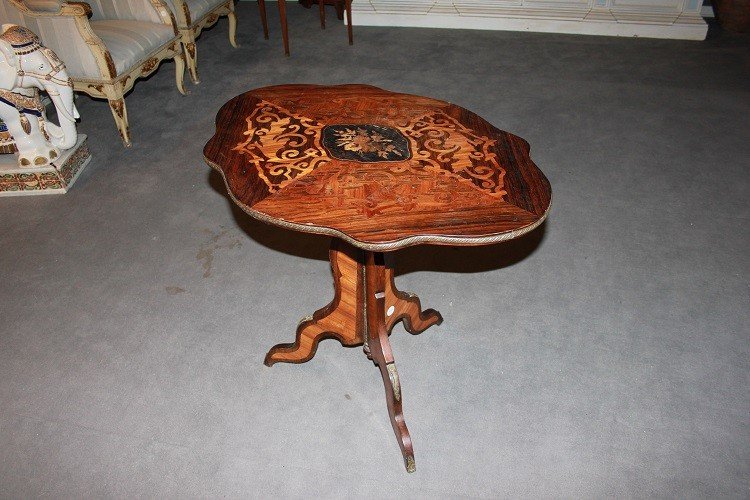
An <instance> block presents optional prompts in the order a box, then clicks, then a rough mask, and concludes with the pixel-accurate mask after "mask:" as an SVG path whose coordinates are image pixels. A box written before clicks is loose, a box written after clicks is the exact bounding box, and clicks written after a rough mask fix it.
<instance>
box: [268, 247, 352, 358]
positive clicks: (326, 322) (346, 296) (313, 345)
mask: <svg viewBox="0 0 750 500" xmlns="http://www.w3.org/2000/svg"><path fill="white" fill-rule="evenodd" d="M329 258H330V260H331V272H332V273H333V288H334V292H335V296H334V299H333V301H332V302H331V303H330V304H328V305H327V306H326V307H324V308H322V309H319V310H318V311H316V312H315V313H314V314H313V315H312V316H310V317H308V318H305V319H303V320H302V321H301V322H300V324H299V326H298V327H297V338H296V340H295V341H294V343H292V344H279V345H277V346H274V347H273V348H271V350H270V351H269V352H268V354H267V355H266V359H265V364H266V365H267V366H272V365H273V364H274V363H277V362H279V361H283V362H285V363H304V362H305V361H309V360H310V359H312V357H313V356H315V351H316V350H317V348H318V342H320V341H321V340H323V339H325V338H335V339H337V340H339V341H340V342H341V344H343V345H345V346H356V345H361V344H362V343H364V341H365V325H364V314H363V312H362V311H363V307H364V306H363V303H362V301H363V299H364V290H363V280H362V276H363V273H364V266H363V263H362V262H363V252H362V250H360V249H358V248H354V247H352V246H350V245H346V244H344V243H342V242H340V241H339V240H333V241H332V242H331V250H330V251H329Z"/></svg>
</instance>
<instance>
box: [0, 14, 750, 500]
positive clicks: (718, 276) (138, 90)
mask: <svg viewBox="0 0 750 500" xmlns="http://www.w3.org/2000/svg"><path fill="white" fill-rule="evenodd" d="M270 7H271V8H270V9H269V18H270V23H271V28H272V32H271V35H272V36H271V40H270V41H266V40H264V39H263V37H262V33H261V28H260V22H259V17H258V13H257V7H256V5H255V4H253V3H244V2H242V3H240V5H239V6H238V11H239V42H240V43H241V45H242V47H241V48H239V49H233V48H232V47H231V46H230V45H229V43H228V42H227V39H226V36H227V22H226V20H225V19H222V20H221V21H220V23H219V24H218V25H217V26H216V27H215V28H213V29H211V30H209V31H206V32H204V34H203V35H202V36H201V38H200V41H199V46H198V49H199V57H200V69H201V77H202V83H201V84H200V85H197V86H195V85H192V84H188V86H189V88H190V89H191V94H190V95H188V96H187V97H183V96H181V95H179V94H178V93H177V90H176V89H175V87H174V75H173V71H174V64H172V63H165V64H163V65H162V66H161V68H160V69H159V71H158V72H157V73H156V74H155V75H153V76H152V77H151V78H148V79H147V80H146V81H140V82H139V83H137V84H136V86H135V89H134V91H133V92H132V93H131V94H130V95H129V96H128V98H127V106H128V112H129V115H130V124H131V130H132V138H133V141H134V146H133V147H132V148H131V149H128V150H126V149H125V148H123V147H122V146H121V144H120V141H119V138H118V136H117V133H116V130H115V127H114V123H113V120H112V118H111V115H110V111H109V108H108V107H107V105H106V104H105V103H103V102H100V101H94V100H92V99H89V98H88V97H85V96H83V97H81V98H80V99H79V103H78V105H79V109H80V112H81V115H82V117H83V118H82V120H81V123H80V131H81V132H82V133H86V134H88V135H89V141H90V144H91V149H92V153H93V160H92V162H91V165H90V166H89V167H88V168H87V170H86V171H85V172H84V173H83V175H82V177H81V178H80V180H79V181H78V183H77V184H76V185H75V186H74V189H73V190H72V191H71V192H70V193H69V194H68V195H64V196H48V197H32V198H13V199H2V200H0V210H1V211H2V217H0V245H1V248H2V252H0V280H1V281H0V497H3V498H27V497H36V496H48V497H53V498H59V497H89V498H97V497H120V498H126V497H127V498H129V497H171V498H178V497H229V498H242V497H250V498H270V497H271V496H272V495H273V496H278V497H299V498H313V497H325V498H327V497H334V498H335V497H339V498H349V497H352V496H361V497H420V498H429V497H441V498H446V497H450V498H454V497H476V498H504V497H515V498H540V497H543V498H550V497H561V498H603V497H619V498H628V497H635V498H654V497H656V498H688V497H695V498H714V497H736V498H743V497H744V498H747V497H748V495H749V491H750V485H749V483H748V477H749V473H750V432H749V426H748V420H749V415H750V397H749V392H748V387H749V384H748V382H749V380H748V378H749V377H748V374H749V371H748V336H749V335H748V330H749V329H750V328H749V324H748V323H749V322H748V310H749V309H750V307H748V306H749V305H750V300H748V299H749V298H750V292H749V289H748V276H749V275H750V258H749V256H748V245H749V244H750V236H749V232H748V219H749V216H750V211H749V210H748V206H749V204H748V195H749V194H750V193H749V192H748V178H749V177H750V176H749V174H748V171H749V168H750V140H748V138H749V137H750V133H749V132H750V130H749V129H750V127H749V126H748V116H750V79H749V78H748V77H749V75H750V50H749V49H750V38H749V37H748V36H738V35H729V34H726V33H723V32H721V31H720V30H714V31H712V33H711V37H710V38H709V39H708V40H707V41H705V42H688V41H666V40H647V39H617V38H603V37H582V36H563V35H549V34H531V33H509V32H471V31H448V30H429V29H388V28H366V27H357V28H356V30H355V45H354V46H353V47H349V46H348V45H347V43H346V35H345V30H344V27H343V26H342V25H340V24H338V23H336V24H332V25H331V26H329V29H328V30H326V31H321V30H320V29H319V27H318V21H317V13H316V11H315V9H313V10H312V11H308V10H305V9H303V8H302V7H300V6H298V5H297V4H296V3H290V6H289V10H290V13H289V15H290V29H291V41H292V56H291V58H285V57H284V55H283V52H282V47H281V38H280V31H279V28H278V16H277V14H276V10H275V4H273V3H271V4H270ZM329 15H330V16H332V15H333V14H332V12H331V13H330V14H329ZM289 82H310V83H331V84H333V83H347V82H363V83H369V84H374V85H378V86H382V87H384V88H387V89H392V90H398V91H405V92H410V93H417V94H424V95H429V96H433V97H437V98H440V99H445V100H448V101H451V102H455V103H457V104H460V105H462V106H464V107H466V108H469V109H471V110H474V111H476V112H477V113H479V114H480V115H482V116H484V117H485V118H486V119H488V120H489V121H490V122H492V123H494V124H495V125H497V126H498V127H500V128H502V129H505V130H509V131H512V132H514V133H516V134H518V135H520V136H522V137H524V138H526V139H527V140H528V141H529V142H530V143H531V145H532V156H533V158H534V160H535V161H536V163H537V164H538V165H539V166H540V168H541V169H542V170H543V171H544V172H545V173H546V175H547V177H548V178H549V179H550V181H551V183H552V187H553V192H554V199H553V210H552V212H551V214H550V217H549V220H548V222H547V223H546V224H545V225H544V226H543V227H541V228H540V229H539V230H537V231H535V232H534V233H533V234H530V235H528V236H526V237H524V238H522V239H519V240H516V241H514V242H510V243H507V244H502V245H495V246H489V247H483V248H474V249H455V248H449V247H417V248H411V249H407V250H403V251H400V252H398V253H397V262H398V272H399V276H398V278H397V284H398V285H399V287H400V288H401V289H404V290H410V291H413V292H416V293H418V294H419V295H420V297H421V298H422V303H423V304H424V305H425V306H426V307H434V308H436V309H438V310H439V311H441V312H442V313H443V316H444V317H445V322H444V323H443V324H442V325H441V326H438V327H433V328H431V329H430V330H428V331H427V332H425V333H423V334H422V335H420V336H411V335H409V334H407V333H406V332H405V331H404V330H403V328H402V327H401V326H398V327H397V328H396V329H395V330H394V333H393V335H392V337H391V341H392V345H393V349H394V352H395V356H396V361H397V364H398V367H399V371H400V374H401V378H402V387H403V391H404V409H405V415H406V421H407V423H408V425H409V429H410V431H411V435H412V438H413V440H414V445H415V452H416V462H417V472H416V473H415V474H412V475H408V474H407V473H406V472H405V470H404V466H403V463H402V460H401V457H400V453H399V449H398V447H397V444H396V440H395V438H394V436H393V435H392V434H393V433H392V430H391V427H390V423H389V421H388V415H387V411H386V407H385V401H384V396H383V386H382V381H381V379H380V375H379V373H378V370H377V368H375V367H374V366H373V365H372V363H371V362H369V361H368V360H367V359H366V358H365V356H364V355H363V354H362V351H361V349H359V348H352V349H345V348H342V347H341V346H340V345H339V344H338V343H337V342H336V341H334V340H326V341H324V342H322V343H321V345H320V349H319V350H318V354H317V356H316V357H315V358H314V359H313V360H312V361H310V362H309V363H307V364H303V365H285V364H277V365H275V366H274V367H272V368H267V367H265V366H264V365H263V357H264V355H265V353H266V351H267V350H268V349H269V348H270V347H271V346H272V345H274V344H276V343H278V342H288V341H291V340H293V336H294V330H295V327H296V325H297V321H298V320H299V319H300V318H301V317H303V316H305V315H307V314H309V313H311V312H312V311H314V310H315V309H317V308H319V307H322V306H323V305H325V304H326V303H327V302H328V301H329V300H330V299H331V297H332V287H331V277H330V272H329V268H328V262H327V260H326V253H327V247H328V240H327V239H326V238H323V237H318V236H306V235H301V234H296V233H293V232H290V231H286V230H282V229H279V228H274V227H269V226H265V225H263V224H261V223H258V222H255V221H253V220H250V219H249V218H248V217H247V216H245V215H244V214H243V213H241V212H240V211H238V210H237V209H235V208H234V207H233V206H232V204H231V203H230V201H229V200H228V198H227V196H226V193H225V190H224V188H223V184H222V182H221V180H220V179H219V178H217V176H216V175H215V174H212V173H211V171H210V169H209V168H208V167H207V166H206V165H205V164H204V163H203V159H202V148H203V145H204V143H205V142H206V141H207V140H208V139H209V138H210V137H211V135H212V133H213V120H214V115H215V113H216V111H217V110H218V109H219V107H220V106H221V104H223V103H224V102H225V101H227V100H228V99H230V98H231V97H233V96H235V95H237V94H239V93H241V92H243V91H244V90H247V89H250V88H253V87H259V86H264V85H271V84H280V83H289Z"/></svg>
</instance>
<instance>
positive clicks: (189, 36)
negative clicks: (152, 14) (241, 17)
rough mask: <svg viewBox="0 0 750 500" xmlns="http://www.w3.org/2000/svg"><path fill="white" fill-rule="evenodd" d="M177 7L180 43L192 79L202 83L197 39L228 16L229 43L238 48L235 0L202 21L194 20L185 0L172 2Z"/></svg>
mask: <svg viewBox="0 0 750 500" xmlns="http://www.w3.org/2000/svg"><path fill="white" fill-rule="evenodd" d="M172 2H173V4H174V6H175V18H176V19H177V29H178V30H179V33H180V42H181V43H182V47H183V49H184V53H185V59H186V61H187V69H188V73H189V74H190V79H191V80H192V81H193V83H200V78H199V77H198V62H197V49H196V46H195V39H196V38H198V35H200V34H201V31H203V30H204V29H205V28H209V27H211V26H213V25H214V24H216V22H217V21H218V20H219V18H220V17H221V16H227V20H228V21H229V43H230V44H232V47H234V48H237V47H239V45H237V38H236V36H237V15H236V14H235V13H234V0H228V1H226V2H224V3H222V4H219V5H217V6H216V7H214V8H213V9H211V10H210V11H208V12H207V13H205V14H204V15H203V16H202V17H201V18H200V19H197V20H194V19H193V17H192V14H191V13H190V8H189V7H188V5H187V4H186V3H185V1H184V0H172Z"/></svg>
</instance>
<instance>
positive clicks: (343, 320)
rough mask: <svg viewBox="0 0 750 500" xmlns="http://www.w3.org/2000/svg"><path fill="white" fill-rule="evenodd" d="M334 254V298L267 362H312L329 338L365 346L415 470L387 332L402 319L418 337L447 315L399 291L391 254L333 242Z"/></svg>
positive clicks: (408, 465)
mask: <svg viewBox="0 0 750 500" xmlns="http://www.w3.org/2000/svg"><path fill="white" fill-rule="evenodd" d="M329 258H330V260H331V271H332V272H333V285H334V290H335V296H334V299H333V301H332V302H331V303H330V304H328V305H327V306H326V307H324V308H322V309H319V310H318V311H316V312H315V314H313V315H312V316H311V317H309V318H305V319H304V320H302V321H301V322H300V324H299V326H298V327H297V338H296V340H295V342H294V343H292V344H279V345H277V346H274V347H273V348H271V350H270V351H268V354H267V355H266V359H265V364H266V365H268V366H271V365H273V364H274V363H277V362H279V361H281V362H285V363H304V362H305V361H309V360H310V359H312V357H313V356H314V355H315V351H316V350H317V347H318V342H320V340H322V339H325V338H336V339H338V340H339V341H340V342H341V343H342V344H343V345H345V346H356V345H361V344H364V345H365V347H364V351H365V354H367V357H368V358H370V359H372V360H373V361H374V362H375V364H376V365H378V368H379V369H380V373H381V375H382V377H383V383H384V385H385V394H386V402H387V404H388V414H389V415H390V418H391V424H392V425H393V430H394V432H395V433H396V438H397V439H398V443H399V446H400V447H401V452H402V454H403V456H404V462H405V463H406V470H407V471H409V472H414V470H415V463H414V449H413V447H412V443H411V437H410V436H409V430H408V429H407V428H406V423H405V422H404V414H403V411H402V406H401V400H402V393H401V384H400V382H399V378H398V371H397V370H396V364H395V362H394V359H393V353H392V351H391V344H390V342H389V340H388V335H390V333H391V330H392V329H393V327H394V326H395V325H396V323H398V322H399V321H401V320H403V321H404V327H405V328H406V330H407V331H408V332H409V333H412V334H414V335H416V334H418V333H421V332H423V331H424V330H426V329H427V328H429V327H430V326H432V325H434V324H440V323H441V322H442V321H443V318H442V317H441V316H440V313H438V312H437V311H435V310H433V309H427V310H425V311H422V310H421V309H422V306H421V304H420V302H419V299H418V298H417V297H416V296H415V295H412V294H410V293H405V292H400V291H399V290H397V289H396V285H395V283H394V278H393V277H394V272H393V262H392V259H390V256H385V255H383V254H382V253H373V252H363V251H362V250H359V249H357V248H354V247H353V246H351V245H349V244H346V243H344V242H342V241H340V240H333V241H332V243H331V250H330V252H329Z"/></svg>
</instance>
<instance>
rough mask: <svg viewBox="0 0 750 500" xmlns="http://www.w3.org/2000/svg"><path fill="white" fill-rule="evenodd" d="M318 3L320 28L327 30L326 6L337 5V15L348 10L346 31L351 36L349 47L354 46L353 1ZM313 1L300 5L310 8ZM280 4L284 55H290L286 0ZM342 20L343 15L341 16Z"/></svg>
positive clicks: (304, 1) (342, 0)
mask: <svg viewBox="0 0 750 500" xmlns="http://www.w3.org/2000/svg"><path fill="white" fill-rule="evenodd" d="M317 1H318V12H319V13H320V27H321V28H322V29H326V12H325V6H326V5H335V6H336V11H337V13H338V12H340V9H341V8H342V5H343V9H344V10H346V30H347V33H348V35H349V45H353V44H354V35H353V33H352V0H317ZM312 2H313V0H300V3H301V4H302V5H303V6H304V7H306V8H308V9H309V8H310V7H311V6H312ZM278 4H279V15H280V17H281V35H282V38H283V40H284V53H285V54H286V55H289V34H288V28H287V22H286V0H278ZM339 19H341V15H339Z"/></svg>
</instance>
